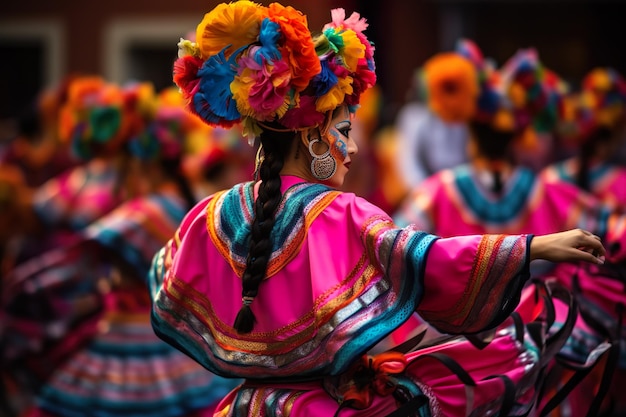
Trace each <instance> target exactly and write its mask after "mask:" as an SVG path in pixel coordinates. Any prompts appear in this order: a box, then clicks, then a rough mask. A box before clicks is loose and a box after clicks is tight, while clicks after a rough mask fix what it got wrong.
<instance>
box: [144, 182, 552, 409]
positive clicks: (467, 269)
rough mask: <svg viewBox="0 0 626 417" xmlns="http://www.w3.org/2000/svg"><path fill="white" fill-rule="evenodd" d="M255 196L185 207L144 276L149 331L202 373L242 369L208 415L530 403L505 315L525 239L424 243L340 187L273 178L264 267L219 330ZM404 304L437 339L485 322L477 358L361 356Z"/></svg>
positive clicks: (530, 347)
mask: <svg viewBox="0 0 626 417" xmlns="http://www.w3.org/2000/svg"><path fill="white" fill-rule="evenodd" d="M255 190H256V188H255V185H254V184H253V183H245V184H239V185H237V186H235V187H233V188H232V189H230V190H226V191H224V192H219V193H216V194H214V195H212V196H210V197H208V198H206V199H205V200H203V201H202V202H200V203H199V204H198V205H197V206H196V207H195V208H193V209H192V210H191V211H190V212H189V213H188V214H187V216H186V217H185V219H184V220H183V222H182V223H181V225H180V227H179V229H178V231H177V232H176V234H175V235H174V237H173V238H172V239H171V240H170V241H169V242H168V243H167V245H166V246H165V247H164V248H163V249H162V250H160V251H159V252H158V253H157V256H156V257H155V259H154V261H153V268H152V271H151V274H150V275H149V286H150V288H151V293H152V295H153V300H154V304H153V312H152V323H153V327H154V328H155V331H156V332H157V334H158V335H159V336H160V337H161V338H163V339H164V340H166V341H168V342H169V343H171V344H173V345H174V346H176V347H178V348H179V349H181V350H183V351H184V352H186V353H187V354H188V355H190V356H191V357H193V358H195V359H196V360H197V361H198V362H200V363H201V364H202V365H203V366H204V367H206V368H207V369H209V370H211V371H212V372H214V373H216V374H218V375H222V376H226V377H240V378H245V382H244V383H243V384H242V385H241V386H240V387H238V388H236V389H234V390H233V391H232V392H231V393H230V394H229V395H228V396H226V397H225V398H224V399H223V400H222V402H221V403H220V405H218V408H217V411H216V414H215V415H216V416H258V415H264V416H289V415H291V416H333V415H335V413H337V412H338V410H339V408H340V407H341V411H340V412H339V413H338V414H337V415H340V416H351V415H359V416H381V415H386V414H388V413H390V412H392V411H394V410H396V409H398V408H399V407H402V405H403V404H406V403H407V402H408V404H409V406H411V407H413V409H417V408H418V407H420V406H421V408H420V410H421V412H422V413H423V414H422V415H432V416H465V415H470V414H471V415H476V416H478V415H487V414H488V413H490V412H491V413H496V412H503V413H508V414H507V415H522V414H524V413H525V412H527V411H529V409H530V408H531V407H532V406H533V404H534V399H535V395H536V390H535V383H537V377H538V373H539V371H540V369H541V366H542V363H543V361H542V359H543V358H542V353H543V352H542V351H541V349H540V347H538V346H537V345H535V343H534V342H533V339H532V338H527V337H525V336H524V334H518V333H519V332H517V333H516V330H515V326H513V325H512V324H510V323H508V322H507V321H505V320H506V319H507V317H509V314H510V313H511V311H512V310H513V308H514V307H515V306H516V305H517V302H518V300H519V297H520V292H521V289H522V287H523V286H524V284H525V282H526V279H527V278H528V267H529V260H528V254H527V250H528V239H529V238H530V237H529V236H526V235H516V236H506V235H488V236H464V237H458V238H447V239H446V238H438V237H436V236H434V235H430V234H427V233H424V232H420V231H418V230H416V229H415V228H414V227H407V228H404V229H402V228H399V227H397V226H396V225H395V224H394V223H393V221H392V220H391V218H390V217H389V216H388V215H387V214H385V213H384V212H383V211H382V210H381V209H379V208H377V207H375V206H373V205H372V204H370V203H368V202H367V201H365V200H363V199H361V198H359V197H357V196H355V195H354V194H351V193H342V192H339V191H336V190H332V189H329V188H327V187H325V186H322V185H319V184H310V183H306V182H303V180H301V179H299V178H297V177H291V176H285V177H282V192H283V200H282V202H281V204H280V206H279V209H278V212H277V218H276V223H275V226H274V229H273V232H272V236H271V240H272V253H271V257H270V262H269V264H268V270H267V277H266V279H265V280H264V281H263V282H262V283H261V285H260V287H259V293H258V295H257V297H256V298H255V300H254V301H253V303H252V305H251V308H252V310H253V311H254V314H255V316H256V319H257V322H256V324H255V327H254V329H253V331H252V332H251V333H249V334H245V335H240V334H237V333H236V332H235V330H234V329H233V328H232V324H233V322H234V320H235V316H236V314H237V312H238V310H239V308H240V307H241V291H242V286H241V278H240V277H241V274H242V272H243V270H244V267H245V261H246V254H247V242H248V239H249V236H250V224H251V219H252V215H253V214H252V213H253V202H254V198H255ZM451 277H453V278H451ZM415 311H418V312H419V313H420V314H421V315H422V316H423V317H424V318H426V320H428V321H429V322H430V323H431V324H432V325H433V326H435V327H436V328H437V329H439V330H440V331H442V332H446V333H455V334H456V333H464V332H467V333H474V332H478V331H481V330H484V329H490V328H493V327H495V326H498V325H500V327H499V331H498V333H497V334H496V335H495V338H494V341H493V342H492V343H491V344H489V345H488V346H487V347H486V348H485V349H486V352H487V354H485V355H480V360H478V359H477V355H476V354H477V353H478V352H479V350H478V349H477V348H475V347H474V346H473V345H471V344H470V343H469V342H468V341H467V340H466V339H464V338H461V337H454V336H450V337H446V339H445V341H439V342H438V343H436V344H435V345H434V346H431V347H423V348H420V349H418V350H415V351H412V352H410V353H407V354H403V353H399V352H395V353H390V352H386V353H383V354H381V355H379V356H373V357H367V356H364V355H365V354H366V353H368V351H369V350H370V349H371V348H373V347H374V346H375V345H376V344H377V343H379V342H380V341H381V340H382V339H383V338H385V337H386V336H388V335H389V334H390V333H391V332H392V331H393V330H394V329H395V328H397V327H398V326H400V325H401V324H402V323H403V322H404V321H406V320H407V319H408V318H409V317H410V316H411V314H412V313H413V312H415ZM503 322H504V323H503ZM522 333H523V332H522ZM454 364H457V365H459V368H456V367H455V365H454ZM466 376H468V377H466ZM419 401H424V403H423V404H422V403H420V402H419ZM472 413H473V414H472Z"/></svg>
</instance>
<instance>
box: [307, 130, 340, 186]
mask: <svg viewBox="0 0 626 417" xmlns="http://www.w3.org/2000/svg"><path fill="white" fill-rule="evenodd" d="M317 142H321V140H320V139H318V138H316V139H313V140H312V141H310V142H309V153H310V154H311V156H312V157H313V160H312V161H311V174H313V176H314V177H315V178H316V179H318V180H320V181H325V180H327V179H329V178H330V177H332V176H333V175H335V172H336V171H337V162H336V161H335V159H334V158H333V157H332V156H331V155H330V145H328V149H327V150H326V152H324V153H323V154H321V155H317V154H316V153H315V151H313V144H315V143H317Z"/></svg>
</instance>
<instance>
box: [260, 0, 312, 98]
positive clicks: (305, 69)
mask: <svg viewBox="0 0 626 417" xmlns="http://www.w3.org/2000/svg"><path fill="white" fill-rule="evenodd" d="M268 13H269V18H270V19H271V20H272V21H273V22H276V23H278V24H279V25H280V31H281V32H282V34H283V36H284V37H285V45H284V47H283V48H282V49H281V53H283V54H287V55H288V56H287V57H286V61H287V62H288V63H289V66H290V68H291V73H292V74H293V78H292V81H291V85H292V86H293V87H294V88H295V90H296V92H300V91H302V90H304V89H305V88H306V87H307V85H309V81H311V79H312V78H313V77H314V76H315V75H317V74H318V73H319V72H320V71H321V70H322V67H321V64H320V60H319V58H318V57H317V53H316V52H315V45H314V43H313V38H312V37H311V32H310V31H309V27H308V24H307V19H306V16H305V15H304V14H302V12H300V11H299V10H296V9H294V8H293V7H291V6H287V7H285V6H283V5H282V4H279V3H272V4H270V6H269V9H268ZM283 59H285V57H283Z"/></svg>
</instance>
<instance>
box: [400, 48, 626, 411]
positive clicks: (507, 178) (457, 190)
mask: <svg viewBox="0 0 626 417" xmlns="http://www.w3.org/2000/svg"><path fill="white" fill-rule="evenodd" d="M455 59H456V58H455ZM478 63H480V62H479V61H478ZM476 69H477V73H475V74H474V75H473V76H471V77H469V76H468V77H467V78H457V79H455V78H449V79H448V80H447V81H446V82H449V83H452V84H461V83H464V82H466V81H465V80H471V79H474V80H475V81H474V82H475V85H476V86H477V87H479V91H480V94H479V95H477V96H472V95H470V94H465V95H457V96H453V95H452V94H450V95H449V96H448V97H447V98H446V99H442V100H440V101H439V102H435V103H433V109H434V110H435V111H438V112H439V111H442V112H454V113H453V114H457V115H458V116H459V119H460V120H463V119H465V120H466V122H467V123H468V125H469V126H470V129H471V132H472V135H471V140H470V142H469V147H468V155H469V159H470V162H469V163H468V164H466V165H462V166H459V167H457V168H454V169H449V170H444V171H442V172H440V173H438V174H436V175H434V176H432V177H430V178H429V179H427V180H426V181H424V182H423V183H422V185H421V186H419V187H417V188H416V189H415V190H413V192H412V193H411V195H410V196H409V198H408V199H407V200H406V201H405V202H404V205H403V207H401V209H400V210H399V211H398V212H397V213H396V215H395V217H394V219H395V221H396V222H397V223H398V224H399V225H408V224H416V225H417V226H418V227H419V228H421V229H423V230H427V231H429V232H431V233H435V234H438V235H441V236H453V235H457V234H468V235H470V234H475V233H554V232H558V231H562V230H568V229H570V228H572V227H583V228H587V229H589V230H592V231H593V232H594V233H596V234H598V235H599V236H601V237H602V239H603V241H604V242H605V243H606V244H607V245H609V246H611V245H612V244H616V245H623V244H624V243H625V242H624V240H625V239H626V235H625V234H624V231H625V229H624V225H623V224H622V223H623V222H624V218H623V216H622V215H620V214H619V213H615V212H614V211H613V210H612V208H611V207H607V206H604V205H602V204H601V202H600V201H598V200H597V199H595V198H594V197H593V196H591V195H590V194H588V193H585V192H583V191H581V190H580V189H579V188H578V187H576V186H575V185H573V184H568V183H562V184H555V183H553V182H548V181H545V179H544V178H543V177H542V176H541V175H537V174H535V173H534V172H533V171H532V170H531V169H529V168H526V167H522V166H520V165H519V164H518V163H517V160H516V158H515V155H514V152H515V150H516V149H517V148H516V147H515V146H514V144H515V141H516V140H518V141H519V140H525V137H526V136H527V135H534V134H535V131H540V132H551V131H552V130H553V129H554V128H555V126H556V123H557V121H558V117H557V116H558V111H557V110H558V109H559V108H560V100H562V98H563V95H562V92H563V91H564V89H563V87H562V86H561V85H560V82H559V80H558V77H557V76H556V75H555V74H554V73H553V72H551V71H549V70H548V69H546V68H545V67H543V65H542V64H541V62H540V61H539V60H538V56H537V54H536V52H535V51H534V50H520V51H518V53H516V54H515V55H514V56H513V57H512V58H511V59H510V60H509V61H508V62H507V63H505V65H504V66H503V67H502V68H501V69H500V70H498V71H497V72H491V70H490V69H489V68H487V69H485V68H484V67H483V66H481V65H478V66H477V67H476ZM433 70H436V68H435V69H433ZM467 71H468V73H470V72H471V71H472V68H471V67H467ZM461 90H462V89H461V88H456V89H450V91H461ZM472 106H475V108H473V109H472ZM459 109H468V111H467V112H461V111H459ZM618 252H619V253H623V250H622V251H619V250H617V251H615V252H614V253H612V255H613V259H614V260H616V259H618V260H619V259H622V258H623V255H618ZM536 266H540V267H541V268H536V269H534V270H533V273H534V274H536V275H539V276H541V275H547V276H550V277H553V275H555V274H558V275H560V273H559V272H557V271H556V270H554V271H549V269H547V268H552V267H553V265H550V264H545V265H536ZM564 268H565V267H564ZM575 268H576V267H574V269H575ZM604 278H605V280H606V282H607V283H610V284H609V285H613V284H614V283H615V280H614V278H613V277H611V276H606V277H604ZM600 279H601V277H595V278H594V279H593V280H591V281H590V282H589V283H588V284H589V285H597V280H600ZM559 282H563V280H559ZM565 284H566V285H567V288H569V289H570V290H571V289H572V287H571V285H568V284H569V283H565ZM564 315H565V313H563V312H561V314H560V315H559V317H558V320H564V318H563V317H564ZM416 322H417V323H419V322H420V320H419V319H417V318H416ZM415 325H416V323H414V324H413V327H414V326H415ZM586 328H587V326H586V324H585V322H584V321H582V320H578V322H577V325H576V327H575V329H574V332H573V336H572V338H570V340H569V341H568V344H567V345H566V346H565V347H564V348H563V350H562V351H561V352H560V355H561V356H563V357H566V358H568V359H571V360H572V361H576V362H577V363H579V364H585V363H586V362H587V361H588V360H589V359H590V358H594V356H595V355H596V354H597V352H596V350H595V349H596V348H601V345H602V343H603V342H604V341H606V340H607V339H609V338H608V336H607V335H606V334H603V335H600V334H597V336H596V337H593V338H587V337H585V338H583V339H581V337H582V336H581V335H582V334H583V333H584V331H585V329H586ZM405 330H406V329H405ZM398 337H403V336H402V334H399V335H398ZM591 362H592V363H595V362H594V361H593V360H591ZM580 366H582V365H580ZM603 369H605V368H603ZM557 385H558V384H557ZM559 387H560V386H559ZM595 388H596V389H595V390H592V391H586V392H585V393H584V394H585V395H579V396H578V397H579V398H581V399H582V400H581V402H580V403H579V404H578V409H579V410H588V409H589V408H590V407H591V402H592V401H593V400H594V397H596V393H597V388H598V387H595ZM573 397H576V396H575V395H572V396H571V398H573ZM599 397H600V396H599ZM557 398H558V397H557Z"/></svg>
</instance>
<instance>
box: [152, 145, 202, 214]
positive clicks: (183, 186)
mask: <svg viewBox="0 0 626 417" xmlns="http://www.w3.org/2000/svg"><path fill="white" fill-rule="evenodd" d="M180 165H181V160H180V157H178V158H173V159H171V158H170V159H163V160H161V166H162V168H163V170H164V171H165V173H166V175H168V176H169V177H171V178H172V179H173V180H174V181H175V182H176V185H177V186H178V190H179V191H180V193H181V194H182V196H183V198H184V199H185V202H186V203H187V209H191V208H192V207H193V206H194V205H195V204H196V202H197V200H196V197H195V196H194V194H193V191H192V189H191V185H190V184H189V181H188V180H187V178H186V177H185V176H184V175H183V174H182V173H181V171H180Z"/></svg>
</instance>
